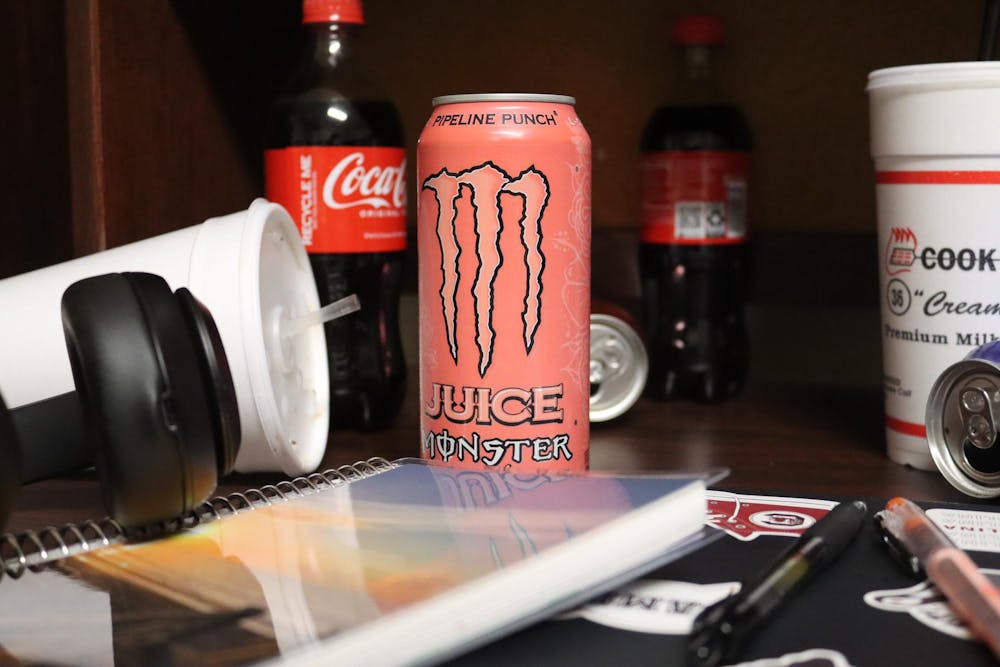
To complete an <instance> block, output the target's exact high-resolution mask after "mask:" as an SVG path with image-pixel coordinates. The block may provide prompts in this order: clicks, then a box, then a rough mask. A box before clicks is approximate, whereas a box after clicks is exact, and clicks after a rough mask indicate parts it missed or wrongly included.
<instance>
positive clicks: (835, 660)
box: [732, 648, 851, 667]
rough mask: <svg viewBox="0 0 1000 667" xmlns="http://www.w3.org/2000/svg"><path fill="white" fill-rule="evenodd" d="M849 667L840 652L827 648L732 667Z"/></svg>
mask: <svg viewBox="0 0 1000 667" xmlns="http://www.w3.org/2000/svg"><path fill="white" fill-rule="evenodd" d="M806 665H808V666H809V667H851V663H849V662H848V661H847V657H846V656H844V654H843V653H841V652H840V651H834V650H831V649H828V648H811V649H809V650H808V651H801V652H800V653H787V654H785V655H783V656H781V657H779V658H762V659H760V660H754V661H752V662H741V663H739V664H737V665H732V667H799V666H801V667H805V666H806Z"/></svg>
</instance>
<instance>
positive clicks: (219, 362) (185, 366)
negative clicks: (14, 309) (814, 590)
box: [0, 273, 240, 528]
mask: <svg viewBox="0 0 1000 667" xmlns="http://www.w3.org/2000/svg"><path fill="white" fill-rule="evenodd" d="M62 321H63V331H64V333H65V336H66V347H67V349H68V350H69V360H70V365H71V366H72V369H73V380H74V383H75V385H76V391H73V392H69V393H67V394H62V395H60V396H55V397H53V398H49V399H46V400H44V401H39V402H37V403H31V404H29V405H24V406H21V407H19V408H16V409H13V410H8V409H7V408H6V406H5V405H4V403H3V399H2V398H0V457H2V459H0V461H3V462H4V463H3V464H0V525H2V523H3V522H4V521H5V520H6V517H7V516H8V514H9V512H10V507H11V505H12V503H13V499H14V495H15V493H16V491H17V488H18V486H19V485H20V484H21V483H26V482H32V481H36V480H39V479H45V478H48V477H52V476H54V475H57V474H60V473H63V472H67V471H69V470H74V469H79V468H84V467H88V466H91V465H94V466H96V468H97V472H98V476H99V477H100V481H101V491H102V495H103V497H104V503H105V506H106V509H107V511H108V513H109V515H110V516H111V518H113V519H115V520H116V521H118V522H119V523H121V524H122V525H123V526H125V527H126V528H132V527H139V526H144V525H147V524H150V523H153V522H158V521H165V520H168V519H172V518H175V517H177V516H179V515H181V514H183V513H185V512H187V511H189V510H191V509H193V508H194V507H196V506H197V505H198V504H199V503H201V502H203V501H204V500H205V499H206V498H208V496H209V495H210V494H211V493H212V491H213V490H214V489H215V486H216V483H217V480H218V478H219V477H221V476H222V475H224V474H226V473H228V472H229V471H230V470H231V469H232V467H233V463H234V461H235V459H236V454H237V452H238V450H239V442H240V421H239V411H238V409H237V405H236V393H235V390H234V388H233V378H232V375H231V373H230V370H229V364H228V362H227V361H226V355H225V351H224V350H223V347H222V339H221V338H220V337H219V332H218V329H217V328H216V326H215V321H214V320H213V319H212V315H211V314H210V313H209V312H208V310H207V309H206V308H205V307H204V306H203V305H202V304H201V303H199V302H198V301H197V300H196V299H195V298H194V296H192V295H191V292H189V291H188V290H187V289H185V288H181V289H179V290H177V291H176V292H171V291H170V287H169V286H168V285H167V282H166V281H165V280H164V279H163V278H161V277H159V276H155V275H152V274H148V273H114V274H107V275H103V276H97V277H94V278H87V279H85V280H81V281H79V282H76V283H74V284H72V285H70V286H69V287H68V288H67V289H66V291H65V293H64V294H63V297H62Z"/></svg>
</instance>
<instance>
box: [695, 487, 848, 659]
mask: <svg viewBox="0 0 1000 667" xmlns="http://www.w3.org/2000/svg"><path fill="white" fill-rule="evenodd" d="M867 513H868V508H867V507H865V504H864V503H863V502H861V501H855V502H852V503H840V504H839V505H837V506H836V507H834V508H833V509H832V510H830V512H829V513H828V514H827V515H826V516H824V517H823V518H822V519H820V520H819V521H818V522H816V525H814V526H812V527H811V528H809V529H808V530H806V532H804V533H802V536H801V537H800V538H799V539H798V540H796V541H795V543H794V544H793V545H792V546H791V547H789V548H788V549H787V550H786V551H785V552H784V553H783V554H782V555H781V556H780V557H779V558H778V559H777V560H776V561H775V563H774V564H773V565H771V567H769V568H768V569H767V570H766V571H765V572H764V573H763V574H761V575H760V576H758V577H756V578H755V579H752V580H750V581H746V582H743V584H742V585H741V586H740V590H739V591H738V592H737V593H735V594H733V595H731V596H729V597H727V598H726V599H724V600H721V601H719V602H717V603H715V604H714V605H711V606H709V607H706V608H705V609H704V610H703V611H702V612H701V613H700V614H699V615H698V617H697V618H696V619H695V620H694V626H693V628H692V630H691V638H690V639H689V640H688V646H687V662H688V665H697V666H698V667H713V666H714V665H718V664H719V663H720V662H722V661H723V660H725V661H731V660H732V659H733V658H734V657H735V656H736V654H737V653H738V652H739V651H740V649H741V648H742V646H743V643H744V642H745V641H746V639H747V638H748V637H749V635H750V634H751V633H752V632H753V631H754V630H755V629H756V628H757V627H758V626H759V625H760V624H761V622H763V621H764V620H765V619H766V618H767V617H768V615H769V614H770V613H771V612H772V611H774V609H775V608H776V607H778V605H780V604H781V603H782V602H783V601H784V600H786V599H787V598H788V597H789V596H790V595H791V594H792V593H794V592H795V591H797V590H798V589H799V588H801V587H802V585H803V584H804V583H805V582H806V581H808V580H809V579H810V578H811V577H812V576H813V575H814V574H815V573H816V572H818V571H820V570H821V569H823V568H824V567H826V566H827V565H829V564H830V563H831V562H832V561H833V560H834V559H835V558H836V557H837V556H839V555H840V553H841V552H842V551H844V549H845V548H846V547H847V545H848V544H850V543H851V540H853V539H854V536H855V535H857V533H858V530H860V528H861V525H862V523H863V521H864V518H865V516H866V514H867Z"/></svg>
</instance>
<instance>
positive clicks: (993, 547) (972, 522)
mask: <svg viewBox="0 0 1000 667" xmlns="http://www.w3.org/2000/svg"><path fill="white" fill-rule="evenodd" d="M927 516H929V517H930V518H931V519H933V521H934V523H936V524H937V526H938V527H939V528H940V529H941V530H942V531H944V534H945V535H947V536H948V537H950V538H951V541H952V542H954V543H955V545H956V546H957V547H958V548H959V549H964V550H965V551H989V552H992V553H1000V514H998V513H996V512H975V511H972V510H959V509H944V508H935V509H930V510H927Z"/></svg>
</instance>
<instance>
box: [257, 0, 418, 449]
mask: <svg viewBox="0 0 1000 667" xmlns="http://www.w3.org/2000/svg"><path fill="white" fill-rule="evenodd" d="M302 9H303V17H302V20H303V24H304V30H303V31H304V33H305V41H306V45H305V52H304V58H303V62H302V64H301V66H300V67H299V69H298V70H297V72H296V73H295V75H294V76H293V78H292V81H291V84H290V86H289V87H288V89H287V90H286V91H285V92H284V93H283V94H282V95H280V97H279V98H278V99H277V100H276V101H275V103H274V105H273V106H272V108H271V110H270V113H269V117H268V129H267V138H266V144H267V150H266V152H265V175H266V178H265V180H266V187H267V196H268V198H269V199H271V200H272V201H276V202H278V203H280V204H282V205H283V206H284V207H285V208H287V209H288V211H289V213H290V214H291V215H292V218H294V219H295V222H296V224H297V225H298V227H299V232H300V233H301V234H302V238H303V241H304V243H305V245H306V249H307V251H308V252H309V258H310V261H311V263H312V268H313V272H314V274H315V276H316V286H317V287H318V288H319V296H320V301H321V302H322V303H323V304H327V303H330V302H331V301H335V300H337V299H340V298H342V297H345V296H348V295H350V294H356V295H357V296H358V299H359V300H360V302H361V310H360V312H357V313H354V314H352V315H348V316H346V317H342V318H340V319H337V320H334V321H333V322H328V323H327V324H326V325H325V326H326V339H327V352H328V357H329V362H330V423H331V426H332V427H348V428H358V429H363V430H367V429H379V428H383V427H386V426H388V425H389V424H391V422H392V420H393V418H394V417H395V416H396V413H397V412H398V411H399V407H400V405H401V403H402V399H403V394H404V392H405V386H406V366H405V363H404V360H403V350H402V346H401V343H400V336H399V293H400V280H401V270H402V265H403V254H404V250H405V248H406V185H405V170H406V153H405V150H404V142H403V129H402V123H401V121H400V118H399V113H398V112H397V111H396V108H395V106H394V105H393V104H392V102H391V101H389V100H388V98H387V97H386V96H385V95H383V94H382V92H381V91H380V90H378V88H377V86H376V85H375V83H374V82H375V79H374V77H372V76H371V74H370V73H369V72H368V71H367V70H366V69H365V68H364V63H363V62H360V61H359V58H358V57H357V51H356V48H355V47H356V39H357V38H358V37H359V33H360V32H361V30H362V28H363V25H364V20H363V16H362V8H361V3H360V2H359V1H358V0H304V2H303V3H302Z"/></svg>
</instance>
